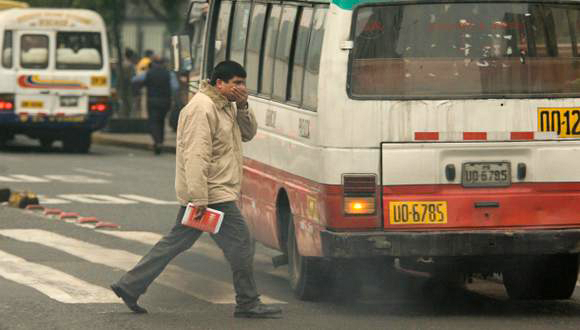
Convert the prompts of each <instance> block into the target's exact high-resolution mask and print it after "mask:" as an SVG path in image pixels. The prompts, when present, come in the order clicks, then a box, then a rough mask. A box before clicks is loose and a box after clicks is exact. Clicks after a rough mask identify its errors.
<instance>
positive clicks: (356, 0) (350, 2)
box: [319, 0, 578, 10]
mask: <svg viewBox="0 0 580 330" xmlns="http://www.w3.org/2000/svg"><path fill="white" fill-rule="evenodd" d="M437 1H439V0H435V1H425V2H437ZM490 1H493V0H481V2H490ZM495 1H497V0H495ZM506 1H509V0H506ZM530 1H531V2H538V1H540V0H530ZM319 2H320V1H319ZM330 2H332V3H333V4H335V5H337V6H338V7H340V8H342V9H347V10H351V9H353V8H354V7H355V6H356V5H358V4H361V3H381V2H382V3H388V2H394V0H330ZM402 2H404V1H402ZM408 2H410V3H417V2H421V0H418V1H408ZM442 2H443V1H442ZM540 2H541V1H540ZM554 2H557V1H554ZM563 2H576V3H577V2H578V1H577V0H569V1H563Z"/></svg>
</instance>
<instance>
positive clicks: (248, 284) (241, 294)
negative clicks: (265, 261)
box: [117, 202, 259, 307]
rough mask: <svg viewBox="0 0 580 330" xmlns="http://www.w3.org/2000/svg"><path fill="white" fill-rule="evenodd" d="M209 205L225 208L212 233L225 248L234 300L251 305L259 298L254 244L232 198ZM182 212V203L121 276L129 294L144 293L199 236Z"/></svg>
mask: <svg viewBox="0 0 580 330" xmlns="http://www.w3.org/2000/svg"><path fill="white" fill-rule="evenodd" d="M209 207H211V208H213V209H216V210H219V211H222V212H224V220H223V222H222V226H221V229H220V231H219V232H218V233H217V234H215V235H211V237H212V238H213V240H214V241H215V242H216V243H217V245H218V246H219V247H220V248H221V250H222V251H223V252H224V255H225V257H226V259H227V261H228V262H229V264H230V267H231V269H232V272H233V278H234V289H235V291H236V303H237V305H238V306H240V307H252V306H253V305H255V304H256V303H258V302H259V295H258V293H257V290H256V283H255V282H254V269H253V259H254V248H253V244H252V242H251V238H250V232H249V230H248V227H247V226H246V222H245V221H244V217H243V216H242V214H241V212H240V210H239V209H238V206H237V205H236V203H235V202H225V203H219V204H212V205H209ZM184 212H185V207H183V206H182V207H181V208H180V209H179V212H178V213H177V221H176V224H175V226H174V227H173V228H172V229H171V231H170V232H169V234H167V235H165V236H164V237H163V238H162V239H161V240H160V241H159V242H157V244H155V246H153V248H152V249H151V250H150V251H149V252H148V253H147V254H146V255H145V256H144V257H143V258H142V259H141V260H140V261H139V263H138V264H137V265H136V266H135V267H134V268H133V269H131V270H130V271H128V272H127V273H126V274H125V275H124V276H123V277H121V279H120V280H119V282H118V283H117V284H118V285H119V286H120V287H121V288H123V289H125V290H126V291H127V292H129V294H131V295H133V296H134V297H139V296H140V295H142V294H143V293H145V291H146V290H147V287H148V286H149V285H150V284H151V283H152V282H153V281H154V280H155V279H156V278H157V276H159V274H161V272H162V271H163V269H165V267H166V266H167V264H168V263H169V262H170V261H171V260H172V259H173V258H175V257H176V256H177V255H178V254H179V253H181V252H183V251H185V250H187V249H189V248H190V247H191V246H192V245H193V243H195V241H197V239H198V238H199V237H200V236H201V234H202V233H203V232H202V231H199V230H197V229H194V228H191V227H186V226H183V225H181V218H182V217H183V213H184Z"/></svg>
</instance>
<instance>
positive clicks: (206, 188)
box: [175, 82, 257, 206]
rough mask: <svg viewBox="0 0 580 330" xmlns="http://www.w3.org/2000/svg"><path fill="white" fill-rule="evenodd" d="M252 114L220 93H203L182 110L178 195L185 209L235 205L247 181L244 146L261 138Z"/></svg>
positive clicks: (205, 88) (203, 87) (205, 90)
mask: <svg viewBox="0 0 580 330" xmlns="http://www.w3.org/2000/svg"><path fill="white" fill-rule="evenodd" d="M256 131H257V123H256V118H255V117H254V113H253V112H252V111H251V110H250V109H245V110H244V109H239V110H237V109H236V107H235V105H234V103H232V102H229V101H228V100H227V99H226V98H225V97H224V96H223V95H221V94H220V93H219V91H218V90H217V89H215V87H213V86H211V85H210V84H209V83H207V82H202V84H201V86H200V92H198V93H197V94H195V96H194V97H193V98H192V99H191V101H189V103H188V104H187V105H186V106H185V107H184V108H183V110H181V113H180V115H179V124H178V125H177V155H176V157H177V159H176V166H175V191H176V193H177V199H178V201H179V203H180V204H181V205H186V204H187V203H188V202H191V203H192V204H194V205H195V206H198V205H209V204H214V203H220V202H228V201H235V200H237V199H238V198H239V196H240V189H241V181H242V141H244V142H246V141H249V140H251V139H252V138H253V137H254V135H256Z"/></svg>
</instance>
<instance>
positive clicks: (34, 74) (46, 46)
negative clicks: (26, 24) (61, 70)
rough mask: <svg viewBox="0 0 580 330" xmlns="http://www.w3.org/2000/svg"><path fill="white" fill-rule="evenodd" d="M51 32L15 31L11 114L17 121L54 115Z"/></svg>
mask: <svg viewBox="0 0 580 330" xmlns="http://www.w3.org/2000/svg"><path fill="white" fill-rule="evenodd" d="M53 35H54V33H53V32H50V31H15V34H14V36H15V38H14V39H15V45H16V47H15V48H16V49H17V51H16V52H15V55H16V56H15V59H16V63H17V65H16V89H15V92H16V95H15V111H16V114H17V115H19V116H20V118H21V120H28V117H30V118H40V117H46V116H52V115H54V113H53V112H54V111H53V109H54V104H55V94H54V90H53V88H54V81H53V71H52V67H51V54H52V51H51V49H53V47H54V46H53V42H52V41H51V40H53Z"/></svg>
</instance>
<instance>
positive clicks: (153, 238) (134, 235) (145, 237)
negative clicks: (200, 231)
mask: <svg viewBox="0 0 580 330" xmlns="http://www.w3.org/2000/svg"><path fill="white" fill-rule="evenodd" d="M102 233H103V234H107V235H110V236H115V237H118V238H123V239H126V240H130V241H135V242H139V243H142V244H146V245H151V246H153V245H155V243H157V242H158V241H159V240H160V239H161V238H162V237H163V235H160V234H157V233H151V232H146V231H102ZM190 251H191V252H192V253H195V254H200V255H203V256H205V257H208V258H210V259H213V260H217V261H224V260H225V259H224V256H223V253H222V251H221V250H220V249H219V248H218V247H217V245H215V244H212V243H210V242H205V241H204V240H203V238H200V239H199V240H197V242H195V245H194V246H193V248H192V249H191V250H190ZM254 262H261V263H266V264H272V258H271V257H268V256H266V255H263V254H257V255H255V256H254Z"/></svg>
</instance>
